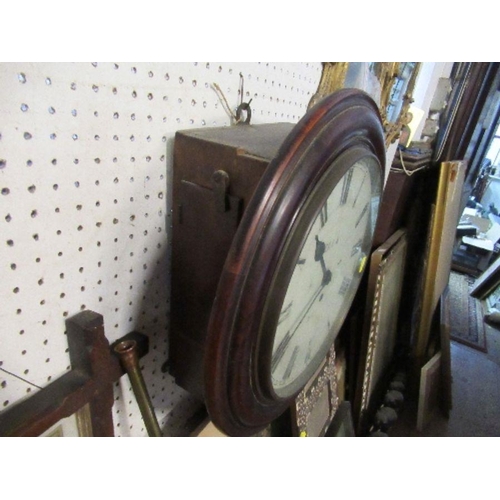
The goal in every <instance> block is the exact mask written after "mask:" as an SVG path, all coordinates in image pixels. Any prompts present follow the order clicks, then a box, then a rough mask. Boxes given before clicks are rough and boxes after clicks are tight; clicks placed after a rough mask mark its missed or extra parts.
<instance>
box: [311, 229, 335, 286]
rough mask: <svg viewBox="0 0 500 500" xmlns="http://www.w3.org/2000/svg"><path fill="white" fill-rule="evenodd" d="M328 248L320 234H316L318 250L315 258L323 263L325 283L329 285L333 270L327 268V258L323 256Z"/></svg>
mask: <svg viewBox="0 0 500 500" xmlns="http://www.w3.org/2000/svg"><path fill="white" fill-rule="evenodd" d="M325 250H326V245H325V244H324V243H323V242H322V241H320V239H319V238H318V236H317V235H316V250H315V252H314V260H315V261H316V262H318V261H319V263H320V264H321V270H322V271H323V282H322V284H323V285H328V283H330V281H331V279H332V272H331V271H330V270H329V269H327V268H326V265H325V258H324V257H323V255H324V253H325Z"/></svg>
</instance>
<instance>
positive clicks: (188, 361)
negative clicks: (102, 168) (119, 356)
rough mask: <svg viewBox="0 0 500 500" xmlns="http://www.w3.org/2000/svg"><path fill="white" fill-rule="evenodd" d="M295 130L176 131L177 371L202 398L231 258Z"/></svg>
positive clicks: (173, 367) (173, 358) (173, 347)
mask: <svg viewBox="0 0 500 500" xmlns="http://www.w3.org/2000/svg"><path fill="white" fill-rule="evenodd" d="M292 128H293V124H291V123H278V124H263V125H255V126H254V125H246V124H241V125H236V126H232V127H224V128H206V129H205V128H204V129H196V130H188V131H181V132H177V134H176V137H175V146H174V172H173V196H172V210H173V213H172V216H173V222H172V282H171V328H170V353H169V355H170V358H169V359H170V372H171V374H172V375H173V376H174V377H175V380H176V383H177V384H178V385H180V386H181V387H183V388H184V389H186V390H187V391H189V392H190V393H191V394H193V395H195V396H197V397H199V398H200V399H202V400H203V399H204V393H203V383H204V382H203V358H204V351H205V339H206V333H207V327H208V322H209V319H210V314H211V311H212V305H213V301H214V298H215V294H216V290H217V285H218V283H219V278H220V276H221V273H222V269H223V267H224V262H225V259H226V256H227V254H228V252H229V249H230V247H231V243H232V241H233V239H234V236H235V234H236V230H237V228H238V225H239V223H240V220H241V217H242V215H243V212H244V210H245V208H246V207H247V205H248V203H249V201H250V198H251V197H252V194H253V193H254V191H255V189H256V187H257V184H258V183H259V180H260V178H261V177H262V174H263V173H264V171H265V170H266V168H267V166H268V165H269V162H270V161H271V160H272V159H273V158H274V157H275V155H276V153H277V151H278V149H279V146H280V145H281V144H282V142H283V141H284V140H285V138H286V136H287V135H288V134H289V133H290V131H291V130H292ZM221 171H222V172H225V174H223V173H222V172H221Z"/></svg>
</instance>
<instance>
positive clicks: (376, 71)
mask: <svg viewBox="0 0 500 500" xmlns="http://www.w3.org/2000/svg"><path fill="white" fill-rule="evenodd" d="M359 64H360V63H349V62H323V63H322V73H321V78H320V82H319V84H318V89H317V91H316V93H315V94H314V95H313V97H312V98H311V100H310V102H309V105H308V108H311V107H313V106H314V105H315V104H316V103H318V102H319V101H320V100H321V99H322V98H323V97H325V96H327V95H329V94H331V93H333V92H335V91H337V90H339V89H342V88H345V87H346V86H349V85H350V83H349V82H347V83H346V78H347V76H348V73H349V70H353V69H354V65H359ZM361 64H365V65H366V66H367V68H368V71H369V72H370V73H371V74H372V75H373V77H374V78H376V79H377V80H378V89H377V90H374V89H373V88H370V89H368V88H361V90H365V91H367V92H368V93H369V94H370V95H371V96H372V97H373V98H374V100H375V101H376V102H377V105H378V107H379V111H380V116H381V118H382V124H383V126H384V131H385V142H386V147H389V146H390V145H391V144H392V143H394V142H395V141H396V139H397V138H398V137H399V134H400V133H401V130H402V129H403V127H404V126H405V125H408V123H410V122H411V119H412V116H411V113H410V105H411V104H412V102H413V92H414V90H415V84H416V81H417V78H418V75H419V71H420V67H421V63H419V62H370V63H361Z"/></svg>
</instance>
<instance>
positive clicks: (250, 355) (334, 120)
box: [204, 89, 385, 436]
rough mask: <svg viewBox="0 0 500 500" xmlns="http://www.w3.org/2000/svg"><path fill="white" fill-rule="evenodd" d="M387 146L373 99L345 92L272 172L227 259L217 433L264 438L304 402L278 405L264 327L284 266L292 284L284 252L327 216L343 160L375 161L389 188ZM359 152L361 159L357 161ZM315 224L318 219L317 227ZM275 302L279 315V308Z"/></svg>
mask: <svg viewBox="0 0 500 500" xmlns="http://www.w3.org/2000/svg"><path fill="white" fill-rule="evenodd" d="M384 142H385V139H384V132H383V128H382V122H381V119H380V115H379V111H378V107H377V105H376V104H375V102H374V101H373V100H372V98H371V97H370V96H369V95H368V94H366V93H365V92H363V91H360V90H356V89H342V90H340V91H338V92H335V93H334V94H331V95H330V96H328V97H326V98H324V99H323V100H322V101H320V102H319V103H318V104H317V105H316V106H314V107H313V108H312V109H311V110H309V111H308V112H307V113H306V115H305V116H304V117H303V118H302V119H301V120H300V121H299V122H298V123H297V125H296V126H295V127H294V128H293V129H292V131H291V132H290V134H289V135H288V136H287V138H286V139H285V141H284V143H283V144H282V146H281V147H280V149H279V151H278V154H277V156H276V157H275V158H274V159H273V160H272V161H271V162H270V164H269V166H268V167H267V169H266V171H265V172H264V174H263V176H262V178H261V180H260V182H259V184H258V187H257V189H256V191H255V193H254V195H253V197H252V199H251V200H250V203H249V204H248V207H247V208H246V210H245V212H244V214H243V217H242V220H241V222H240V225H239V227H238V230H237V233H236V235H235V238H234V240H233V242H232V245H231V249H230V251H229V253H228V256H227V258H226V261H225V265H224V269H223V271H222V274H221V277H220V280H219V285H218V288H217V294H216V297H215V300H214V303H213V307H212V312H211V317H210V321H209V325H208V331H207V337H206V347H205V359H204V374H205V377H204V379H205V387H204V395H205V403H206V406H207V409H208V412H209V414H210V417H211V419H212V421H213V422H214V424H215V425H216V426H217V427H219V429H221V430H222V431H223V432H225V433H226V434H228V435H233V436H249V435H253V434H255V433H257V432H259V431H260V430H262V429H263V428H265V427H266V426H267V425H269V423H270V422H271V421H272V420H274V419H275V418H277V417H278V416H279V415H280V414H281V413H283V411H285V410H286V409H287V408H288V407H289V405H290V403H291V402H292V401H293V398H294V397H295V396H296V394H294V395H292V396H291V397H287V398H280V397H278V396H277V395H276V394H275V393H274V392H273V391H272V389H271V390H270V388H272V383H271V382H270V380H267V378H268V377H270V369H269V367H268V365H269V364H270V361H271V360H270V348H269V345H271V346H272V343H270V340H269V339H267V341H266V339H262V338H261V336H263V335H268V334H266V333H265V332H264V329H263V328H262V319H263V315H264V311H265V309H266V308H268V301H267V297H268V294H269V291H270V289H271V288H272V285H273V281H274V278H275V276H276V274H277V269H278V267H279V266H285V268H286V269H284V273H283V274H284V275H291V271H292V267H293V265H294V263H295V261H293V262H292V261H291V260H292V259H289V260H288V262H285V263H284V262H282V260H281V256H282V254H283V251H284V247H285V243H287V242H288V243H289V242H290V240H291V238H293V235H294V234H295V232H296V231H299V232H303V231H304V227H303V226H304V224H306V226H307V223H306V222H304V220H302V222H301V224H297V223H296V222H297V219H299V220H300V219H301V217H302V216H303V214H304V211H305V210H307V212H308V217H310V215H309V214H310V213H313V214H314V213H315V210H314V209H313V210H311V205H312V206H314V207H316V211H319V209H320V208H321V206H322V200H323V199H324V197H325V193H326V195H327V194H328V193H329V192H331V190H333V187H334V186H335V185H336V183H337V182H338V181H339V180H340V179H341V178H342V176H343V175H344V174H345V172H346V171H347V170H348V168H350V167H351V166H352V163H349V162H342V161H339V159H340V158H341V157H343V156H345V155H347V156H349V161H350V162H352V161H354V162H355V161H356V159H354V160H353V158H358V159H359V158H360V157H361V156H363V155H370V156H374V157H375V158H376V159H377V161H378V164H379V167H380V179H381V181H380V182H381V186H382V185H383V180H384V170H385V146H384ZM352 151H355V152H357V153H355V154H354V156H353V153H352ZM332 168H334V169H335V172H332V171H330V170H331V169H332ZM325 180H326V182H327V184H326V185H325V187H324V188H322V187H321V186H320V185H321V183H323V182H325ZM313 220H314V215H313V216H312V218H310V219H309V223H311V222H312V221H313ZM305 234H307V232H306V233H305ZM304 237H305V235H304ZM299 239H300V238H299ZM295 246H296V245H295ZM299 246H300V245H299ZM293 253H294V252H291V254H293ZM276 302H277V303H276V306H275V307H277V308H279V307H281V303H280V302H279V301H276ZM278 302H279V303H278ZM271 337H272V338H274V332H273V335H271ZM298 392H299V391H297V393H298Z"/></svg>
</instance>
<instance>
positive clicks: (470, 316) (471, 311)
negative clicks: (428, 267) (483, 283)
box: [449, 271, 486, 352]
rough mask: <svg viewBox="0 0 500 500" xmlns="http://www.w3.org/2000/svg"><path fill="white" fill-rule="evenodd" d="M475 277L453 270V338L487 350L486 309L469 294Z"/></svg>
mask: <svg viewBox="0 0 500 500" xmlns="http://www.w3.org/2000/svg"><path fill="white" fill-rule="evenodd" d="M474 282H475V278H473V277H472V276H469V275H467V274H461V273H457V272H455V271H452V272H451V274H450V281H449V293H450V323H451V339H452V340H455V341H456V342H461V343H462V344H465V345H468V346H469V347H473V348H474V349H478V350H480V351H483V352H486V334H485V330H484V311H483V306H482V304H481V301H480V300H477V299H474V298H473V297H470V296H469V291H470V288H471V287H472V285H473V284H474Z"/></svg>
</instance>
